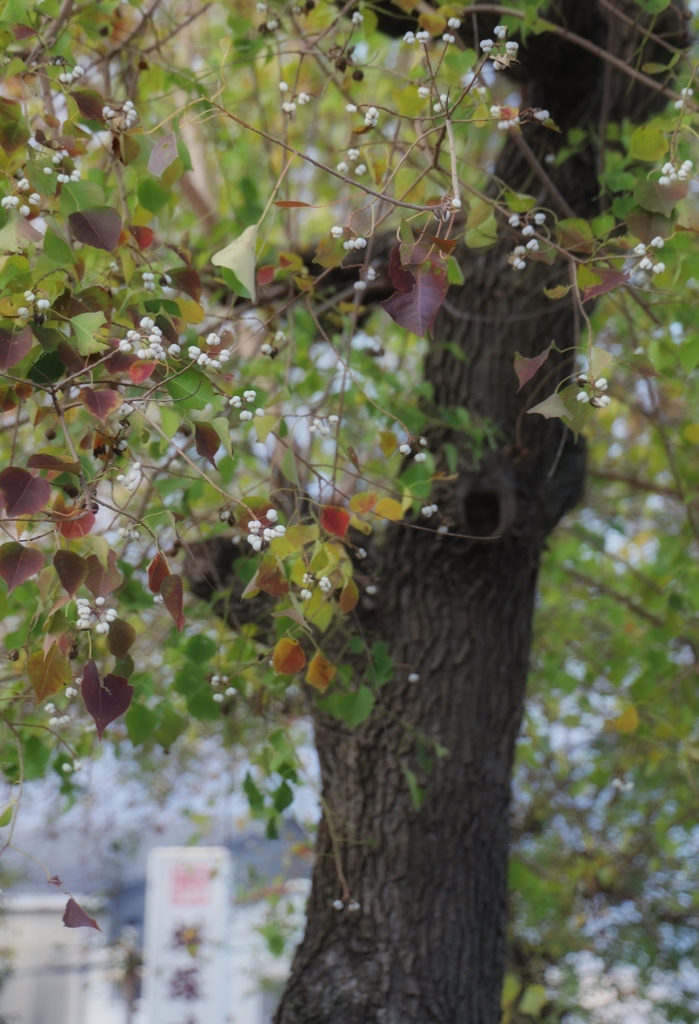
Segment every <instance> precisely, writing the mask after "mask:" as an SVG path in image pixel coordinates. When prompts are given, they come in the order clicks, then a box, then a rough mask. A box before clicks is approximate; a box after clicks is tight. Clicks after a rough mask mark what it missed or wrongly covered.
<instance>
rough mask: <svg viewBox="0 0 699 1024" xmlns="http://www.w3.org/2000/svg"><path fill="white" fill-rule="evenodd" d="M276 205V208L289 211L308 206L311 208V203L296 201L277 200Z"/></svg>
mask: <svg viewBox="0 0 699 1024" xmlns="http://www.w3.org/2000/svg"><path fill="white" fill-rule="evenodd" d="M274 205H275V206H281V207H283V208H284V209H287V210H289V209H293V208H294V207H296V206H308V207H310V205H311V204H310V203H300V202H298V201H297V200H296V199H277V200H275V203H274Z"/></svg>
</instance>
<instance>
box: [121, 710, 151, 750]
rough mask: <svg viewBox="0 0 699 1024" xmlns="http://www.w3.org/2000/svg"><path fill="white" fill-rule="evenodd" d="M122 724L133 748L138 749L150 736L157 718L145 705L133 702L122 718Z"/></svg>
mask: <svg viewBox="0 0 699 1024" xmlns="http://www.w3.org/2000/svg"><path fill="white" fill-rule="evenodd" d="M124 722H125V724H126V731H127V733H128V734H129V739H130V740H131V742H132V743H133V745H134V747H139V746H140V745H141V744H142V743H145V742H146V740H147V739H149V737H150V736H151V735H152V733H153V731H154V730H155V728H156V726H157V724H158V716H157V714H156V713H155V711H151V709H150V708H149V707H146V705H145V704H140V703H136V702H135V701H133V702H132V704H131V707H130V708H129V710H128V711H127V712H126V714H125V716H124Z"/></svg>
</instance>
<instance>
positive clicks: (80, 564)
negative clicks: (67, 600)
mask: <svg viewBox="0 0 699 1024" xmlns="http://www.w3.org/2000/svg"><path fill="white" fill-rule="evenodd" d="M53 564H54V568H55V569H56V572H57V573H58V578H59V580H60V581H61V586H62V587H63V589H64V590H66V591H67V592H68V593H69V594H70V596H71V597H72V596H73V594H74V593H75V591H76V590H77V589H78V587H81V586H82V584H83V583H84V582H85V578H86V576H87V568H88V566H87V562H86V561H85V559H84V558H83V557H82V555H79V554H78V553H77V551H63V550H62V549H61V550H60V551H57V552H56V554H55V555H54V556H53Z"/></svg>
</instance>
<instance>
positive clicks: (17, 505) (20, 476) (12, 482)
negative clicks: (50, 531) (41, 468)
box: [0, 466, 51, 517]
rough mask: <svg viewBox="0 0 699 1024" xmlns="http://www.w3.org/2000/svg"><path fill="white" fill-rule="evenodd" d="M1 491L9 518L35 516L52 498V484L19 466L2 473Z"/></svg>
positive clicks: (9, 467) (0, 477)
mask: <svg viewBox="0 0 699 1024" xmlns="http://www.w3.org/2000/svg"><path fill="white" fill-rule="evenodd" d="M0 491H2V496H3V498H4V499H5V511H6V512H7V514H8V516H12V517H14V516H24V515H34V514H35V513H36V512H40V511H41V509H42V508H44V506H45V505H46V503H47V502H48V500H49V498H50V497H51V484H50V483H49V482H48V480H44V479H43V478H42V477H40V476H32V474H31V473H29V472H28V471H27V470H26V469H20V468H19V466H8V468H7V469H3V471H2V473H0Z"/></svg>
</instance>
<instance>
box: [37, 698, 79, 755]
mask: <svg viewBox="0 0 699 1024" xmlns="http://www.w3.org/2000/svg"><path fill="white" fill-rule="evenodd" d="M44 710H45V711H46V713H47V714H48V715H50V716H51V717H50V718H49V728H51V729H56V728H57V727H60V726H61V725H69V724H70V715H57V714H56V705H55V704H47V705H46V707H45V708H44ZM73 767H74V768H75V762H73ZM75 770H76V771H77V770H78V769H77V768H75Z"/></svg>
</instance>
